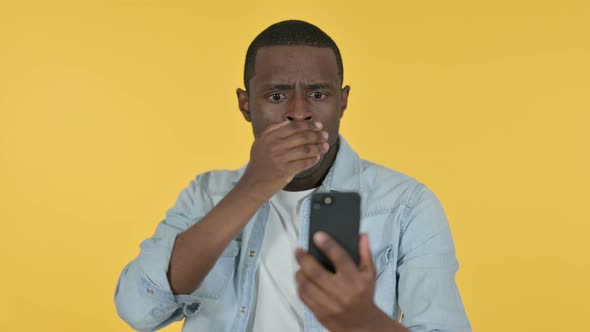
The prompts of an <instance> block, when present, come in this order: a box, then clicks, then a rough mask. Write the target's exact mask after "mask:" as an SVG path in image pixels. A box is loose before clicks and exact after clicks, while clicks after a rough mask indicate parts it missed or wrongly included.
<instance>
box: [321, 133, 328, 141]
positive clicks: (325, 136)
mask: <svg viewBox="0 0 590 332" xmlns="http://www.w3.org/2000/svg"><path fill="white" fill-rule="evenodd" d="M322 136H323V137H324V138H325V139H328V133H327V132H325V131H322Z"/></svg>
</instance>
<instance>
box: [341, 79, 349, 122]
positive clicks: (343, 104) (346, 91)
mask: <svg viewBox="0 0 590 332" xmlns="http://www.w3.org/2000/svg"><path fill="white" fill-rule="evenodd" d="M349 94H350V86H349V85H347V86H345V87H344V88H342V90H340V118H342V116H343V115H344V111H345V110H346V106H348V95H349Z"/></svg>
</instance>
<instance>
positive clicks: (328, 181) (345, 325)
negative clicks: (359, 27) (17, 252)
mask: <svg viewBox="0 0 590 332" xmlns="http://www.w3.org/2000/svg"><path fill="white" fill-rule="evenodd" d="M342 83H343V66H342V59H341V56H340V51H339V50H338V47H337V46H336V44H335V43H334V41H333V40H332V39H331V38H330V37H329V36H328V35H326V34H325V33H324V32H323V31H321V30H320V29H319V28H317V27H315V26H313V25H311V24H309V23H306V22H302V21H284V22H280V23H277V24H274V25H272V26H270V27H268V28H267V29H266V30H264V31H263V32H262V33H260V35H258V36H257V37H256V38H255V39H254V41H253V42H252V44H251V45H250V47H249V48H248V51H247V54H246V64H245V70H244V85H245V87H246V90H242V89H238V90H237V97H238V105H239V108H240V110H241V112H242V115H243V116H244V118H245V119H246V120H247V121H248V122H251V123H252V127H253V131H254V136H255V141H254V143H253V145H252V149H251V153H250V161H249V163H248V164H247V165H246V166H245V167H243V168H241V169H239V170H236V171H212V172H208V173H205V174H201V175H199V176H197V178H196V179H195V180H194V181H192V182H191V183H190V185H189V186H188V187H187V188H186V189H185V190H184V191H183V192H182V193H181V194H180V196H179V197H178V200H177V202H176V205H175V206H174V207H173V208H172V209H170V210H169V211H168V212H167V214H166V219H165V220H164V221H162V223H161V224H160V225H159V226H158V228H157V230H156V233H155V234H154V236H153V237H151V238H149V239H147V240H145V241H144V242H143V243H142V245H141V253H140V254H139V256H138V257H137V258H136V259H135V260H134V261H132V262H131V263H130V264H129V265H127V266H126V267H125V269H124V270H123V272H122V274H121V277H120V279H119V283H118V285H117V290H116V291H115V302H116V305H117V310H118V313H119V315H120V316H121V317H122V318H123V319H124V320H125V321H126V322H127V323H129V324H130V325H131V326H132V327H133V328H135V329H137V330H140V331H152V330H155V329H159V328H161V327H163V326H166V325H168V324H169V323H171V322H173V321H177V320H180V319H183V318H185V323H184V328H183V331H257V332H258V331H326V330H328V331H333V332H338V331H408V330H410V331H470V330H471V328H470V325H469V322H468V320H467V317H466V315H465V311H464V309H463V305H462V302H461V298H460V295H459V292H458V289H457V287H456V284H455V280H454V276H455V273H456V271H457V268H458V263H457V261H456V258H455V251H454V245H453V241H452V237H451V233H450V230H449V226H448V222H447V220H446V217H445V215H444V211H443V210H442V207H441V206H440V203H439V202H438V200H437V199H436V197H435V196H434V194H433V193H432V192H431V191H430V190H428V189H427V188H426V187H425V186H424V185H422V184H420V183H418V182H417V181H416V180H414V179H412V178H410V177H408V176H405V175H403V174H400V173H398V172H395V171H393V170H389V169H386V168H384V167H381V166H378V165H375V164H373V163H370V162H368V161H365V160H361V159H360V158H359V157H358V155H357V154H356V153H355V152H354V151H353V150H352V149H351V147H350V146H349V145H348V144H347V142H346V141H345V140H344V138H342V137H341V136H340V135H339V124H340V119H341V118H342V115H343V114H344V110H345V109H346V106H347V101H348V96H349V92H350V87H348V86H345V87H343V88H342ZM332 190H335V191H356V192H359V193H360V195H361V197H362V211H361V212H362V217H361V232H362V233H363V234H362V235H361V237H360V241H359V242H360V243H359V253H360V263H359V264H358V265H356V264H355V263H354V262H353V261H352V258H351V257H349V256H348V254H347V253H346V252H345V251H344V249H342V248H341V247H340V246H339V245H338V244H337V243H336V242H335V241H334V240H333V239H331V238H330V237H328V236H327V235H326V234H324V233H318V234H317V235H316V236H314V239H313V240H314V241H315V243H316V245H317V246H318V247H319V248H320V249H321V250H322V251H323V252H324V253H325V254H326V256H327V257H329V258H330V259H331V261H332V262H333V263H334V265H335V269H336V272H335V273H332V272H330V271H328V270H326V269H325V268H324V267H323V266H322V265H320V264H319V263H318V262H317V261H316V260H315V259H314V258H313V257H312V256H310V255H309V254H308V253H307V252H306V251H305V250H304V249H301V248H306V247H307V243H308V240H309V239H308V231H309V213H308V211H309V197H310V195H311V194H312V193H313V192H315V191H318V192H329V191H332ZM335 222H337V221H335ZM402 312H403V319H401V317H400V316H401V314H402ZM400 321H401V323H400Z"/></svg>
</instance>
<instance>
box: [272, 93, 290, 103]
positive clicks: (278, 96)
mask: <svg viewBox="0 0 590 332" xmlns="http://www.w3.org/2000/svg"><path fill="white" fill-rule="evenodd" d="M285 98H286V97H285V96H284V95H283V94H282V93H273V94H272V95H270V96H268V99H270V100H271V101H280V100H281V99H285Z"/></svg>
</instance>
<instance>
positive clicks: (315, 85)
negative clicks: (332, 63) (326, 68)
mask: <svg viewBox="0 0 590 332" xmlns="http://www.w3.org/2000/svg"><path fill="white" fill-rule="evenodd" d="M332 87H334V85H333V84H332V83H330V82H318V83H311V84H305V89H306V90H319V89H330V88H332Z"/></svg>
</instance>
